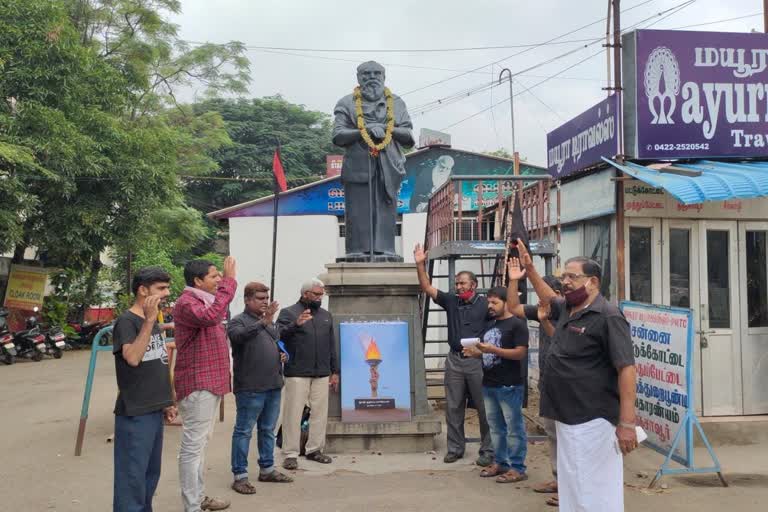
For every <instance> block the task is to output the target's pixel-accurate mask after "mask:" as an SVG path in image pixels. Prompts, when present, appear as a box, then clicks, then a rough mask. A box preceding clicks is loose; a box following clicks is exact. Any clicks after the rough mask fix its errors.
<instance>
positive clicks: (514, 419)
mask: <svg viewBox="0 0 768 512" xmlns="http://www.w3.org/2000/svg"><path fill="white" fill-rule="evenodd" d="M524 390H525V386H502V387H490V386H483V401H484V402H485V415H486V417H487V418H488V425H489V426H490V428H491V441H492V442H493V451H494V458H495V462H496V464H498V465H499V466H501V467H502V468H503V469H509V468H511V469H514V470H515V471H517V472H518V473H525V455H526V453H527V451H528V446H527V443H528V436H527V435H526V432H525V420H524V419H523V392H524Z"/></svg>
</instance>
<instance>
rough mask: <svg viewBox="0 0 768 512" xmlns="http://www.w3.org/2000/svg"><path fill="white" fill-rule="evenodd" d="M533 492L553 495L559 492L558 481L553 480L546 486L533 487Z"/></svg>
mask: <svg viewBox="0 0 768 512" xmlns="http://www.w3.org/2000/svg"><path fill="white" fill-rule="evenodd" d="M533 492H538V493H541V494H552V493H556V492H557V480H552V481H551V482H547V483H545V484H539V485H536V486H534V487H533Z"/></svg>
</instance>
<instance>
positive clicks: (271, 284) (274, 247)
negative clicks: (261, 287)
mask: <svg viewBox="0 0 768 512" xmlns="http://www.w3.org/2000/svg"><path fill="white" fill-rule="evenodd" d="M277 154H278V158H279V155H280V141H279V140H278V141H277ZM273 166H274V163H273ZM272 179H273V180H274V187H273V188H274V191H275V194H274V195H275V197H274V204H273V210H274V211H273V212H272V271H271V277H270V279H269V290H270V296H271V297H272V300H275V264H276V260H277V209H278V206H279V205H280V185H279V184H278V182H277V175H276V174H275V172H274V169H273V172H272Z"/></svg>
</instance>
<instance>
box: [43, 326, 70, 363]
mask: <svg viewBox="0 0 768 512" xmlns="http://www.w3.org/2000/svg"><path fill="white" fill-rule="evenodd" d="M66 339H67V336H66V334H64V331H63V330H62V329H61V327H52V328H51V329H49V330H48V332H47V333H45V345H46V349H47V352H48V353H49V354H50V355H52V356H53V358H54V359H61V356H62V355H64V348H65V347H66V345H67V343H66V341H65V340H66Z"/></svg>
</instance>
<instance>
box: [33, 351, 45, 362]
mask: <svg viewBox="0 0 768 512" xmlns="http://www.w3.org/2000/svg"><path fill="white" fill-rule="evenodd" d="M32 360H33V361H42V360H43V353H42V352H40V351H39V350H35V353H34V354H32Z"/></svg>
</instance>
